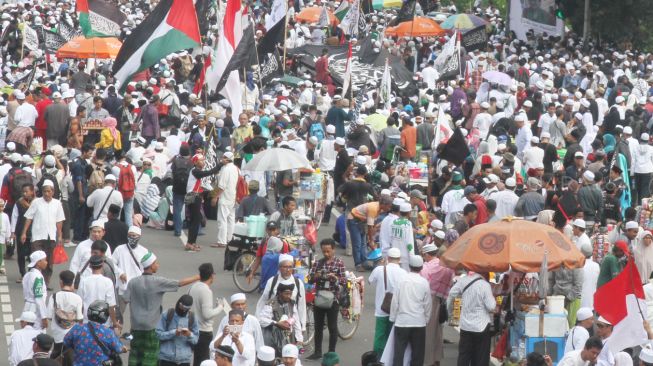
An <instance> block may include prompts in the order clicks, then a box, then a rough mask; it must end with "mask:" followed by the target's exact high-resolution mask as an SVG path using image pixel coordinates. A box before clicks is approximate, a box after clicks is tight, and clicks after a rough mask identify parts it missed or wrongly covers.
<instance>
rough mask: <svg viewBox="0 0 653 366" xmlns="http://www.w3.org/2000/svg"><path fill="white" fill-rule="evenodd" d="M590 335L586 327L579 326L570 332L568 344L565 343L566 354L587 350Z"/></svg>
mask: <svg viewBox="0 0 653 366" xmlns="http://www.w3.org/2000/svg"><path fill="white" fill-rule="evenodd" d="M589 337H590V333H589V332H588V331H587V329H585V328H584V327H582V326H580V325H577V326H575V327H573V328H571V330H569V335H568V336H567V342H566V343H565V354H567V353H569V352H572V351H578V350H582V349H583V348H585V342H587V339H589Z"/></svg>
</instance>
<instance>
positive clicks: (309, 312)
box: [303, 304, 315, 354]
mask: <svg viewBox="0 0 653 366" xmlns="http://www.w3.org/2000/svg"><path fill="white" fill-rule="evenodd" d="M303 333H304V353H305V354H311V353H313V352H312V351H313V348H314V344H313V338H315V317H314V316H313V305H308V304H307V305H306V330H305V331H304V332H303Z"/></svg>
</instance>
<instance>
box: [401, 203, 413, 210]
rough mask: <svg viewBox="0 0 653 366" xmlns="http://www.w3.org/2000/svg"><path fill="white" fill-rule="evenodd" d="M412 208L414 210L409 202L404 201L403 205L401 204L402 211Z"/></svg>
mask: <svg viewBox="0 0 653 366" xmlns="http://www.w3.org/2000/svg"><path fill="white" fill-rule="evenodd" d="M412 210H413V207H412V206H411V205H410V203H408V202H405V203H402V204H401V206H399V211H400V212H410V211H412Z"/></svg>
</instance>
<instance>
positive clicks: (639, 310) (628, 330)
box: [594, 259, 648, 353]
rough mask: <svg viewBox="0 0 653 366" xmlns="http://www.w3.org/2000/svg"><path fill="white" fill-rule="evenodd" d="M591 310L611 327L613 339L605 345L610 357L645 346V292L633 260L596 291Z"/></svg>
mask: <svg viewBox="0 0 653 366" xmlns="http://www.w3.org/2000/svg"><path fill="white" fill-rule="evenodd" d="M594 310H596V312H597V313H598V314H599V315H601V316H602V317H604V318H605V319H606V320H608V321H609V322H610V323H611V324H612V326H613V329H612V335H611V336H610V337H609V338H608V339H607V341H606V342H605V345H606V346H607V347H609V349H610V351H612V353H617V352H620V351H622V350H624V349H626V348H628V347H634V346H639V345H641V344H644V343H646V342H648V337H647V335H646V331H645V330H644V319H646V301H645V299H644V289H643V288H642V282H641V279H640V277H639V271H637V266H635V262H634V261H633V260H632V259H630V260H629V261H628V264H627V265H626V267H624V269H623V271H621V273H620V274H619V275H618V276H617V277H615V278H614V279H612V281H610V282H608V283H606V284H605V285H603V286H601V287H600V288H599V289H598V290H596V293H594Z"/></svg>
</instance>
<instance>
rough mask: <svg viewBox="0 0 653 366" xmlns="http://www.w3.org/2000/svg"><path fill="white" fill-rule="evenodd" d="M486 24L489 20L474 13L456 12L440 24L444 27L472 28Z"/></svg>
mask: <svg viewBox="0 0 653 366" xmlns="http://www.w3.org/2000/svg"><path fill="white" fill-rule="evenodd" d="M486 24H487V21H485V20H484V19H483V18H480V17H477V16H476V15H473V14H454V15H452V16H450V17H449V18H447V20H445V21H444V22H442V24H440V26H441V27H442V28H443V29H472V28H476V27H478V26H481V25H486Z"/></svg>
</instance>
